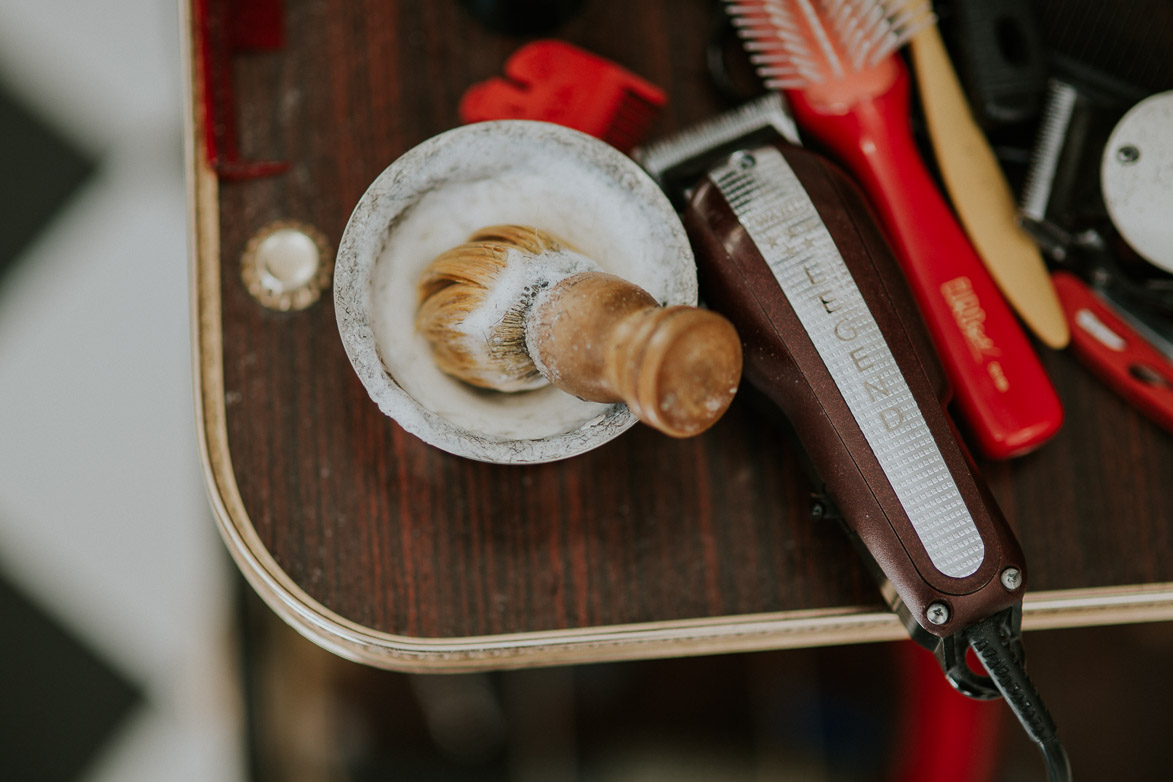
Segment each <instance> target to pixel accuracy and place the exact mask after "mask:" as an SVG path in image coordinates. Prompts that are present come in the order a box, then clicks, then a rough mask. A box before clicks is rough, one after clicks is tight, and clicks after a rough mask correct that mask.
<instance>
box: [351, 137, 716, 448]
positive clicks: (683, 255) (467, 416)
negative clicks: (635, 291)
mask: <svg viewBox="0 0 1173 782" xmlns="http://www.w3.org/2000/svg"><path fill="white" fill-rule="evenodd" d="M504 223H515V224H521V225H531V226H534V227H536V228H540V229H542V230H544V231H547V232H549V233H551V234H553V235H555V236H558V237H559V238H560V239H562V240H564V241H565V242H566V243H568V244H569V245H570V246H572V247H574V248H575V249H576V250H578V251H579V252H581V253H582V254H584V255H586V256H588V257H590V258H592V259H593V260H595V262H597V263H598V264H599V265H600V266H601V267H602V268H603V270H604V271H607V272H610V273H611V274H615V275H617V276H620V277H623V278H625V279H627V280H630V281H631V282H634V283H635V284H637V285H639V286H640V287H642V288H644V289H645V290H647V291H648V292H649V293H651V294H652V296H654V297H655V298H656V299H657V300H658V301H659V302H660V303H661V304H662V305H673V304H695V303H696V301H697V280H696V265H695V261H694V259H693V255H692V250H691V247H690V246H689V242H688V238H687V236H686V234H685V231H684V228H683V226H682V225H681V223H680V220H679V218H678V217H677V215H676V213H675V211H674V209H673V208H672V205H671V204H670V203H669V201H668V199H667V197H665V196H664V194H663V193H662V192H661V191H660V189H659V188H658V187H657V186H656V184H655V183H654V182H653V181H652V179H651V178H650V177H649V176H648V175H647V174H646V173H644V171H643V170H642V169H641V168H640V167H639V166H638V165H636V164H635V163H634V162H633V161H632V160H631V159H630V158H628V157H626V156H625V155H623V154H622V153H620V152H619V151H618V150H616V149H615V148H613V147H611V146H609V145H607V144H605V143H603V142H602V141H599V140H597V139H594V138H592V137H590V136H587V135H585V134H582V133H579V132H578V131H574V130H570V129H568V128H564V127H561V126H558V125H553V124H550V123H544V122H531V121H524V120H503V121H496V122H482V123H477V124H473V125H466V126H463V127H460V128H456V129H454V130H450V131H448V132H446V133H442V134H440V135H438V136H434V137H433V138H431V139H428V140H427V141H425V142H423V143H422V144H420V145H419V146H417V147H415V148H413V149H411V150H409V151H408V152H406V153H405V154H403V155H402V156H401V157H399V158H398V159H397V160H395V161H394V162H393V163H392V164H391V165H390V166H389V167H388V168H387V169H385V170H384V171H383V172H382V173H381V174H379V176H378V177H377V178H376V179H375V180H374V182H372V184H371V185H370V187H369V188H368V189H367V191H366V192H365V193H364V194H363V196H362V198H361V199H359V202H358V204H357V205H356V207H355V209H354V211H353V213H352V214H351V217H350V220H349V222H348V223H347V226H346V229H345V231H344V232H343V235H342V240H341V243H340V246H339V250H338V257H337V261H336V265H335V272H334V303H335V312H336V315H337V320H338V329H339V333H340V335H341V337H342V342H343V345H344V347H345V349H346V353H347V356H348V357H349V359H350V363H351V365H352V366H353V367H354V371H355V372H356V373H357V375H358V377H359V379H360V380H361V382H362V384H363V386H364V387H365V388H366V390H367V393H368V394H369V395H370V397H371V399H372V400H373V401H374V402H375V403H376V404H377V405H378V407H379V409H380V410H381V411H382V412H383V413H384V414H386V415H388V416H390V417H391V418H392V419H394V420H395V421H396V423H398V424H399V425H400V426H401V427H403V429H405V430H406V431H408V432H410V433H411V434H413V435H415V436H416V437H419V438H420V439H421V440H423V441H424V442H426V443H428V444H430V445H433V446H435V447H437V448H440V449H443V450H445V451H447V452H449V453H453V454H456V455H458V456H462V457H466V458H469V459H476V460H479V461H485V462H495V463H503V464H533V463H540V462H549V461H555V460H558V459H565V458H568V457H571V456H575V455H577V454H581V453H584V452H586V451H589V450H591V449H593V448H596V447H598V446H600V445H603V444H604V443H606V442H608V441H610V440H612V439H614V438H615V437H617V436H619V435H620V434H622V433H623V432H624V431H626V430H627V429H629V428H630V427H631V426H632V425H633V424H634V423H635V422H636V418H635V416H634V415H633V414H632V413H631V411H629V410H628V409H627V407H626V406H625V405H622V404H600V403H596V402H586V401H583V400H581V399H578V398H576V397H573V396H571V395H569V394H566V393H565V392H562V391H559V390H558V389H555V388H553V387H545V388H541V389H536V390H533V391H524V392H519V393H502V392H496V391H485V390H482V389H478V388H474V387H472V386H469V385H467V384H465V383H462V382H461V381H459V380H456V379H454V378H451V377H449V376H447V375H445V374H443V373H442V372H440V370H439V369H438V368H437V367H436V365H435V363H434V362H433V360H432V357H431V348H430V347H429V346H428V344H427V342H426V341H425V340H424V338H423V337H422V336H421V335H419V334H418V333H416V330H415V327H414V321H415V311H416V282H417V280H418V279H419V275H420V273H421V272H422V271H423V269H424V268H425V266H427V264H428V263H429V262H430V261H431V260H432V258H434V257H436V256H437V255H439V254H440V253H442V252H444V251H445V250H447V249H449V248H451V247H454V246H456V245H459V244H461V243H462V242H464V241H466V240H467V238H468V237H469V235H470V234H472V233H473V232H474V231H475V230H477V229H479V228H482V227H485V226H488V225H497V224H504Z"/></svg>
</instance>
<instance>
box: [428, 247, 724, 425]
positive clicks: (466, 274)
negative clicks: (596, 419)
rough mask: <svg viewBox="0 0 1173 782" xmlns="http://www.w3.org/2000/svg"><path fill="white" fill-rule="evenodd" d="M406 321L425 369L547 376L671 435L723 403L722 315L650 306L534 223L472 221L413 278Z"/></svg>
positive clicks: (536, 380) (535, 380)
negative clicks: (412, 326) (413, 303)
mask: <svg viewBox="0 0 1173 782" xmlns="http://www.w3.org/2000/svg"><path fill="white" fill-rule="evenodd" d="M416 327H417V329H418V330H419V332H420V333H421V334H422V335H423V336H424V337H425V338H426V339H427V341H428V343H429V344H430V345H431V346H432V351H433V357H434V358H435V361H436V364H437V366H438V367H439V368H440V369H441V370H442V371H443V372H445V373H447V374H449V375H452V376H453V377H456V378H459V379H460V380H463V381H465V382H466V383H470V384H472V385H474V386H478V387H481V388H486V389H493V390H496V391H507V392H512V391H524V390H528V389H533V388H539V387H542V386H545V385H546V384H547V383H549V384H551V385H553V386H555V387H556V388H559V389H561V390H563V391H565V392H567V393H570V394H573V395H574V396H577V397H579V398H581V399H585V400H587V401H591V402H624V403H626V404H627V406H628V407H629V408H630V409H631V410H632V412H633V413H635V415H636V416H637V417H638V418H639V419H640V420H641V421H643V422H644V423H646V424H648V425H650V426H652V427H654V428H655V429H658V430H659V431H661V432H664V433H665V434H668V435H671V436H673V437H689V436H692V435H694V434H699V433H700V432H703V431H704V430H705V429H707V428H709V427H710V426H712V424H714V423H715V422H716V421H717V419H718V418H720V417H721V415H722V414H723V413H724V412H725V410H726V409H727V408H728V407H729V403H730V402H732V401H733V395H734V394H735V393H736V392H737V384H738V381H739V379H740V377H741V340H740V339H739V338H738V335H737V332H736V331H735V330H734V328H733V326H732V325H731V324H730V323H729V321H727V320H726V319H725V318H724V317H722V316H720V315H718V314H717V313H715V312H710V311H709V310H703V309H700V308H697V307H688V306H673V307H661V306H660V305H659V303H658V302H657V301H656V299H655V298H654V297H653V296H652V295H651V294H649V293H648V292H647V291H645V290H644V289H642V288H640V287H639V286H637V285H635V284H633V283H631V282H628V281H627V280H624V279H622V278H620V277H616V276H614V275H611V274H607V273H605V272H603V271H601V270H600V268H599V266H598V264H596V263H595V262H594V261H592V260H591V259H589V258H587V257H585V256H583V255H581V254H579V253H577V252H575V251H574V250H573V249H571V248H569V247H567V246H566V245H565V244H564V243H563V242H561V241H559V240H558V239H556V238H555V237H553V236H551V235H550V234H548V233H546V232H544V231H540V230H538V229H536V228H530V227H527V226H519V225H503V226H492V227H489V228H484V229H482V230H480V231H477V232H476V233H474V234H473V235H472V236H471V237H470V238H469V240H468V241H467V242H465V243H464V244H461V245H459V246H458V247H454V248H452V249H451V250H448V251H447V252H445V253H443V254H441V255H440V256H438V257H437V258H435V259H434V260H433V261H432V262H431V263H430V264H429V265H428V267H427V268H426V269H425V270H424V272H423V274H422V275H421V277H420V281H419V310H418V313H417V315H416Z"/></svg>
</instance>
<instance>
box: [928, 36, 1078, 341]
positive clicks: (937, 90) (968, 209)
mask: <svg viewBox="0 0 1173 782" xmlns="http://www.w3.org/2000/svg"><path fill="white" fill-rule="evenodd" d="M912 62H913V69H914V71H915V73H916V81H917V87H918V89H919V91H920V96H921V108H922V110H923V111H924V115H925V122H926V124H927V125H928V128H929V137H930V139H931V140H932V144H933V153H934V155H935V157H936V159H937V168H938V170H939V171H940V172H941V178H942V179H943V180H944V182H945V189H946V190H947V191H948V193H949V199H950V201H952V203H953V208H954V209H955V210H956V211H957V216H958V217H959V218H960V220H961V224H962V225H963V226H964V227H965V232H966V234H968V235H969V240H970V241H971V242H972V243H973V246H974V248H975V249H976V250H977V251H978V254H979V255H980V256H981V259H982V261H983V262H984V263H985V266H986V269H987V270H988V271H989V272H990V276H991V277H993V278H994V282H996V283H997V284H998V289H999V290H1000V291H1001V292H1002V295H1004V296H1005V297H1006V300H1007V301H1008V302H1009V303H1010V306H1012V307H1013V308H1014V310H1015V311H1016V312H1017V313H1018V315H1019V317H1021V318H1022V321H1023V322H1024V323H1025V324H1026V325H1027V326H1028V327H1029V328H1030V330H1031V331H1032V332H1034V334H1035V336H1036V337H1038V338H1039V339H1041V340H1042V341H1043V342H1044V343H1045V344H1046V345H1047V346H1048V347H1051V348H1055V349H1056V350H1058V349H1060V348H1063V347H1066V346H1067V343H1068V341H1069V340H1070V338H1071V334H1070V331H1069V330H1068V327H1067V319H1066V317H1065V316H1064V314H1063V307H1062V306H1061V305H1060V303H1059V296H1058V294H1056V292H1055V287H1054V286H1053V285H1052V284H1051V277H1050V273H1049V272H1048V271H1047V267H1046V264H1045V263H1044V262H1043V258H1042V255H1040V254H1039V249H1038V247H1037V246H1036V245H1035V243H1034V241H1032V240H1031V238H1030V237H1029V236H1028V235H1027V234H1026V231H1024V230H1023V229H1022V227H1021V226H1019V224H1018V218H1017V205H1016V204H1015V200H1014V195H1013V194H1012V193H1011V191H1010V185H1009V184H1007V182H1006V177H1005V176H1004V175H1003V174H1002V169H1001V167H1000V166H999V165H998V160H997V158H995V157H994V152H993V150H991V149H990V144H989V142H988V141H986V137H985V135H984V134H983V133H982V131H981V129H980V128H978V126H977V123H976V122H974V119H973V114H972V113H971V112H970V109H969V104H968V103H967V102H966V99H965V95H964V93H963V92H962V90H961V84H960V83H958V81H957V74H956V73H955V72H954V70H953V65H952V63H951V62H950V60H949V54H948V52H947V51H946V50H945V44H944V43H943V42H942V41H941V34H940V32H939V31H938V30H937V26H936V25H929V26H928V27H926V28H924V29H923V30H921V31H920V32H919V33H917V34H916V35H915V36H913V38H912Z"/></svg>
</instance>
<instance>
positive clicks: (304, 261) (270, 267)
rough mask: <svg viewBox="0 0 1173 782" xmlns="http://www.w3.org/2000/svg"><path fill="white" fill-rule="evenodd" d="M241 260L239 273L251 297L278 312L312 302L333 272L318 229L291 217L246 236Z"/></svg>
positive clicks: (332, 265)
mask: <svg viewBox="0 0 1173 782" xmlns="http://www.w3.org/2000/svg"><path fill="white" fill-rule="evenodd" d="M241 263H242V269H241V276H242V278H243V279H244V284H245V287H247V288H248V292H249V293H250V294H252V296H253V298H254V299H256V300H257V301H258V302H260V303H261V304H262V305H263V306H265V307H268V308H269V309H274V310H280V311H282V312H288V311H290V310H302V309H305V308H306V307H308V306H310V305H311V304H313V303H314V302H316V301H317V300H318V299H319V298H321V295H322V291H323V290H324V289H325V288H327V287H329V285H330V279H331V276H332V275H333V272H334V256H333V253H332V252H331V251H330V248H329V245H328V244H327V242H326V237H325V236H324V235H323V234H322V232H321V231H319V230H317V229H316V228H314V227H313V226H310V225H306V224H304V223H299V222H295V221H292V220H280V221H278V222H275V223H270V224H269V225H267V226H265V227H264V228H262V229H261V230H260V231H258V232H257V233H256V234H255V235H254V236H253V237H252V238H251V239H249V242H248V245H247V246H246V247H245V250H244V256H243V258H242V259H241Z"/></svg>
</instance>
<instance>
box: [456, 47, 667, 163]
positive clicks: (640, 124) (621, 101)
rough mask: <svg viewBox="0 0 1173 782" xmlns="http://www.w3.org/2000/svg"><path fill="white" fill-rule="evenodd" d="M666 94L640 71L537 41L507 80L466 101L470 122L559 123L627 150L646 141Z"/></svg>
mask: <svg viewBox="0 0 1173 782" xmlns="http://www.w3.org/2000/svg"><path fill="white" fill-rule="evenodd" d="M664 101H665V95H664V91H663V90H661V89H660V88H659V87H657V86H655V85H654V84H651V83H649V82H647V81H644V80H643V79H641V78H640V77H639V76H636V75H635V74H634V73H631V72H630V71H627V70H625V69H624V68H621V67H620V66H618V65H616V64H615V63H613V62H611V61H610V60H606V59H604V58H602V57H599V56H597V55H594V54H591V53H590V52H586V51H583V50H582V49H579V48H578V47H576V46H571V45H570V44H568V43H564V42H562V41H553V40H550V41H535V42H534V43H531V44H527V45H525V46H523V47H521V48H520V49H518V50H517V51H516V52H514V53H513V55H512V56H511V57H510V58H509V59H508V60H507V61H506V62H505V77H504V78H501V77H497V78H493V79H489V80H488V81H484V82H481V83H480V84H474V85H473V86H472V87H469V89H468V90H467V91H466V92H465V93H464V97H463V98H462V99H461V101H460V118H461V119H462V120H463V121H464V122H466V123H468V122H483V121H485V120H494V119H530V120H541V121H544V122H554V123H557V124H559V125H565V126H566V127H568V128H574V129H575V130H580V131H582V132H583V133H588V134H590V135H592V136H594V137H595V138H600V139H602V140H603V141H606V142H607V143H608V144H611V145H612V146H614V147H616V148H618V149H620V150H623V151H625V152H626V151H627V150H629V149H631V148H632V147H634V146H635V145H636V144H638V143H639V142H640V141H642V140H643V138H644V136H645V135H646V134H647V132H648V130H649V128H650V127H651V125H652V120H653V119H654V118H655V113H656V110H657V109H659V108H660V107H661V106H663V105H664Z"/></svg>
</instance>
